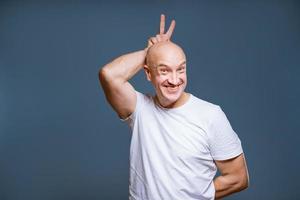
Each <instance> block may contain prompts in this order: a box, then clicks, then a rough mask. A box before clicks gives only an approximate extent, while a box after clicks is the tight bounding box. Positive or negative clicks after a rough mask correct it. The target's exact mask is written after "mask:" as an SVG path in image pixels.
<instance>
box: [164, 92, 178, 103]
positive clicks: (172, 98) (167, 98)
mask: <svg viewBox="0 0 300 200" xmlns="http://www.w3.org/2000/svg"><path fill="white" fill-rule="evenodd" d="M182 93H183V91H178V92H177V93H166V92H164V93H163V99H164V104H166V105H165V106H169V105H171V104H173V103H175V102H176V101H177V100H178V99H179V98H180V96H181V95H182Z"/></svg>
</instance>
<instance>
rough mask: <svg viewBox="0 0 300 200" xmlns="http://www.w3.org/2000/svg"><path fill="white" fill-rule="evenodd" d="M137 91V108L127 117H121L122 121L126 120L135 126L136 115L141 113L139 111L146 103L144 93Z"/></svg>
mask: <svg viewBox="0 0 300 200" xmlns="http://www.w3.org/2000/svg"><path fill="white" fill-rule="evenodd" d="M135 93H136V104H135V109H134V111H133V113H131V114H130V115H129V116H128V117H127V118H125V119H122V118H119V119H120V120H121V121H123V122H126V123H127V124H128V125H129V126H130V127H132V126H133V123H134V121H135V119H136V116H137V114H138V113H139V111H140V110H141V109H142V106H143V104H144V94H142V93H140V92H138V91H135Z"/></svg>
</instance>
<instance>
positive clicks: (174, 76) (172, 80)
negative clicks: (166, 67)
mask: <svg viewBox="0 0 300 200" xmlns="http://www.w3.org/2000/svg"><path fill="white" fill-rule="evenodd" d="M168 82H169V83H170V84H172V85H177V84H178V83H179V78H178V74H177V73H176V72H173V73H172V74H171V75H170V77H169V79H168Z"/></svg>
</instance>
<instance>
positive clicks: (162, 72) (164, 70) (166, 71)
mask: <svg viewBox="0 0 300 200" xmlns="http://www.w3.org/2000/svg"><path fill="white" fill-rule="evenodd" d="M159 72H160V73H161V74H167V73H168V70H167V69H165V68H161V69H160V70H159Z"/></svg>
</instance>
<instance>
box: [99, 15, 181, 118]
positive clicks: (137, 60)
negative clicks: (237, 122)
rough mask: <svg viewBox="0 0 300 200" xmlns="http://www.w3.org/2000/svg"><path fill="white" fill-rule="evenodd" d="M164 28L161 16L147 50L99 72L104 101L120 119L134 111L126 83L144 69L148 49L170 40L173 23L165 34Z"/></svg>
mask: <svg viewBox="0 0 300 200" xmlns="http://www.w3.org/2000/svg"><path fill="white" fill-rule="evenodd" d="M164 28H165V16H164V15H161V18H160V33H159V34H157V35H156V37H151V38H150V39H149V40H148V46H147V48H145V49H144V50H140V51H136V52H133V53H128V54H125V55H122V56H120V57H118V58H116V59H114V60H113V61H112V62H110V63H108V64H106V65H105V66H104V67H103V68H101V69H100V70H99V80H100V83H101V85H102V88H103V90H104V93H105V96H106V99H107V101H108V102H109V103H110V105H111V106H112V107H113V109H114V110H115V111H116V112H117V113H118V115H119V116H120V117H121V118H122V119H124V118H126V117H128V116H129V115H130V114H131V113H132V112H133V111H134V109H135V104H136V93H135V90H134V88H133V86H132V85H131V84H130V83H129V82H128V81H129V80H130V79H131V78H132V77H133V76H134V75H135V74H136V73H137V72H138V71H139V70H140V69H142V68H143V67H144V64H145V59H146V56H147V51H148V48H150V47H151V46H152V45H154V44H155V43H157V42H161V41H167V40H170V38H171V35H172V33H173V30H174V28H175V21H174V20H173V21H172V22H171V25H170V28H169V30H168V31H167V32H166V33H164Z"/></svg>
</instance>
